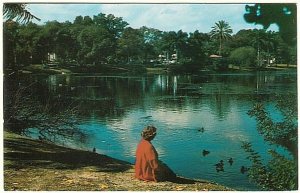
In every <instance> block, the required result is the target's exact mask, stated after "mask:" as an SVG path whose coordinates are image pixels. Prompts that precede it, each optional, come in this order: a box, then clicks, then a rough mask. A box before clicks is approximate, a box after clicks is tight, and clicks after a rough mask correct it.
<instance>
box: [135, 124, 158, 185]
mask: <svg viewBox="0 0 300 193" xmlns="http://www.w3.org/2000/svg"><path fill="white" fill-rule="evenodd" d="M141 136H142V139H141V141H140V143H139V144H138V146H137V150H136V162H135V177H136V178H137V179H140V180H145V181H155V182H157V181H158V179H157V171H158V154H157V151H156V150H155V148H154V146H153V145H152V144H151V140H153V139H154V137H155V136H156V128H155V127H153V126H147V127H146V128H144V130H143V131H142V133H141Z"/></svg>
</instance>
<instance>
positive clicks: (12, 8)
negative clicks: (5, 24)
mask: <svg viewBox="0 0 300 193" xmlns="http://www.w3.org/2000/svg"><path fill="white" fill-rule="evenodd" d="M26 6H27V5H26V4H19V3H5V4H4V6H3V15H4V18H5V19H8V20H13V19H16V21H17V22H21V23H28V22H29V21H31V20H32V19H36V20H38V21H40V20H41V19H40V18H38V17H36V16H34V15H32V14H31V13H30V12H29V11H28V10H26Z"/></svg>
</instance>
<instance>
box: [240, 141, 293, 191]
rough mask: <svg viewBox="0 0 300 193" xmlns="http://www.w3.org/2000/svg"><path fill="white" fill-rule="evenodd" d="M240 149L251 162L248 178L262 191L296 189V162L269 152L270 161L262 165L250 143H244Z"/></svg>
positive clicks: (259, 157)
mask: <svg viewBox="0 0 300 193" xmlns="http://www.w3.org/2000/svg"><path fill="white" fill-rule="evenodd" d="M242 147H243V148H244V149H245V151H246V152H247V153H248V154H249V157H248V159H249V160H251V161H252V167H251V168H250V170H249V171H248V177H249V178H250V179H251V180H252V181H253V182H255V183H256V184H257V185H259V187H260V188H261V189H262V190H268V191H274V190H276V191H282V190H296V189H297V188H298V183H297V182H298V173H297V161H295V160H290V159H287V158H286V157H284V156H282V155H280V154H278V153H277V152H275V151H269V153H270V154H271V156H272V159H271V160H270V161H269V163H268V164H267V165H264V164H263V163H262V158H261V156H260V155H259V153H257V152H255V151H254V150H253V148H252V146H251V144H250V143H244V144H243V145H242Z"/></svg>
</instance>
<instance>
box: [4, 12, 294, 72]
mask: <svg viewBox="0 0 300 193" xmlns="http://www.w3.org/2000/svg"><path fill="white" fill-rule="evenodd" d="M3 42H4V44H3V46H4V67H5V68H12V69H13V68H19V67H21V66H22V67H23V66H28V65H30V64H45V65H46V64H48V63H49V62H54V63H56V64H57V65H59V66H61V67H70V66H73V67H74V66H76V67H81V68H84V67H85V68H87V67H94V68H95V67H99V69H101V66H102V67H103V66H109V65H118V66H130V65H132V66H134V65H138V66H142V67H147V66H148V67H155V66H164V65H165V66H169V67H170V69H173V70H178V71H195V70H200V69H205V68H208V67H209V66H212V64H214V65H215V66H216V65H217V66H218V67H219V68H220V69H223V68H224V69H225V68H226V67H227V66H228V64H233V65H238V66H240V67H253V68H260V67H265V66H266V65H272V64H275V63H277V64H278V63H280V64H282V63H285V64H296V58H297V57H296V53H297V51H296V44H287V43H286V42H285V41H284V40H283V39H282V36H281V35H280V34H279V33H278V32H272V31H266V30H257V29H254V30H240V31H239V32H237V33H236V34H232V30H231V27H230V25H229V24H228V23H227V22H225V21H218V22H216V25H215V26H212V31H211V32H210V33H201V32H199V31H198V30H196V31H195V32H192V33H187V32H184V31H182V30H179V31H177V32H175V31H167V32H166V31H161V30H159V29H154V28H149V27H145V26H143V27H141V28H139V29H134V28H132V27H129V24H128V23H127V22H126V21H124V20H123V19H122V18H121V17H115V16H114V15H112V14H108V15H106V14H103V13H100V14H98V15H95V16H93V18H91V17H89V16H84V17H83V16H77V17H76V18H75V19H74V21H73V22H69V21H66V22H62V23H60V22H57V21H48V22H46V23H45V24H44V25H37V24H35V23H32V22H30V23H28V24H19V23H17V22H14V21H12V20H8V21H5V22H4V29H3ZM212 55H213V56H212ZM220 56H222V57H220ZM102 69H103V68H102Z"/></svg>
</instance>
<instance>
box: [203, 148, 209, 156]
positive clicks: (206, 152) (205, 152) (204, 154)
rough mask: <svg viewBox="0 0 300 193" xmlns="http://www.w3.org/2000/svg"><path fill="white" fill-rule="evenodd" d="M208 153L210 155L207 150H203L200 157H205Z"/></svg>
mask: <svg viewBox="0 0 300 193" xmlns="http://www.w3.org/2000/svg"><path fill="white" fill-rule="evenodd" d="M209 153H210V151H207V150H205V149H204V150H203V151H202V155H203V156H206V155H208V154H209Z"/></svg>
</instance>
